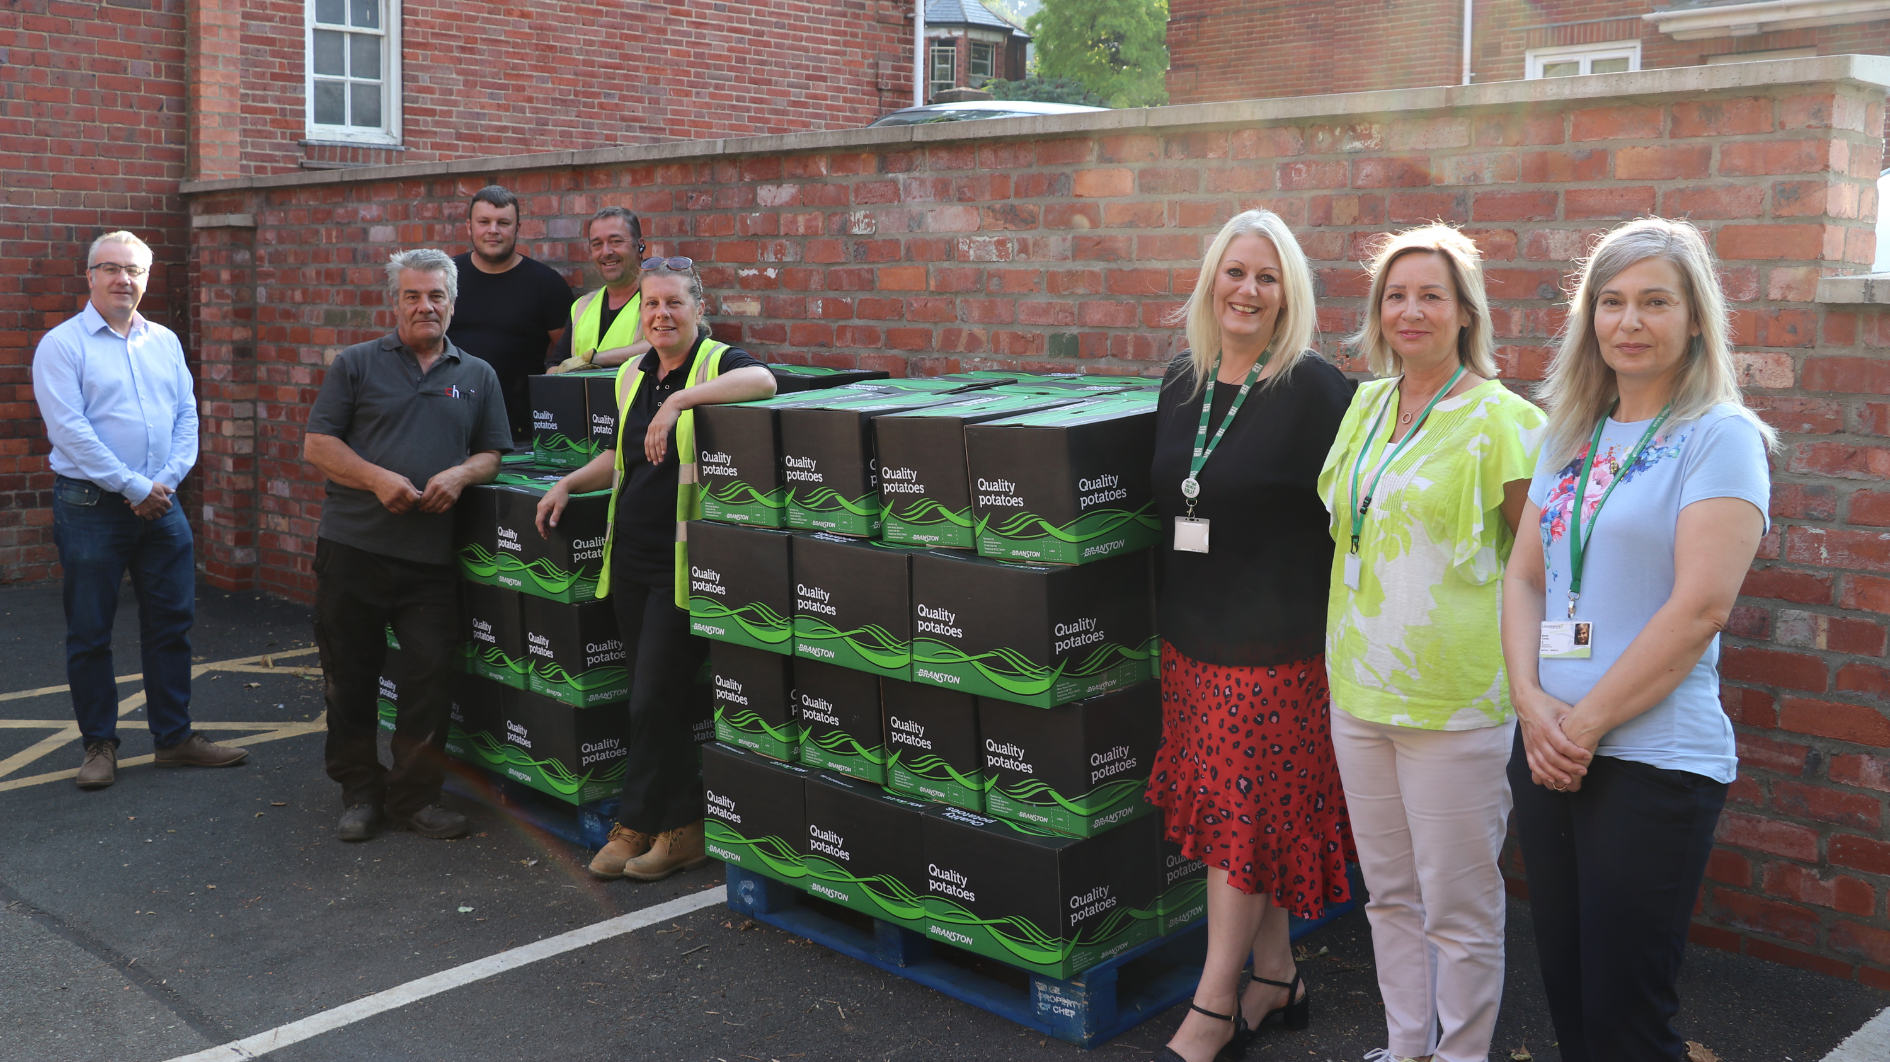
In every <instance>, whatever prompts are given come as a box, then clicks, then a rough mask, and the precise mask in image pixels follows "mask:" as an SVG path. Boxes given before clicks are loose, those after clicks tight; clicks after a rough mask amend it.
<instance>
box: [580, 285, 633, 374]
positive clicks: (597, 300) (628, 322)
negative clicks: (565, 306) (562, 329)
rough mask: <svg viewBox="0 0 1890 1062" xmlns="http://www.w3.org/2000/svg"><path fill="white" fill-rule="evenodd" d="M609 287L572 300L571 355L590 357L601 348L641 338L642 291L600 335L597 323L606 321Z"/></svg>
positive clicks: (625, 343)
mask: <svg viewBox="0 0 1890 1062" xmlns="http://www.w3.org/2000/svg"><path fill="white" fill-rule="evenodd" d="M606 290H608V289H605V288H598V289H597V290H596V291H593V292H591V293H590V294H589V295H585V296H583V297H582V298H580V299H578V301H576V302H574V303H572V304H571V356H572V357H574V358H583V359H584V360H585V361H589V360H591V356H592V355H593V354H596V353H597V352H598V351H600V350H614V349H616V348H617V347H627V346H629V345H630V344H632V343H635V342H636V341H637V340H638V339H640V338H642V337H641V330H642V328H643V293H642V292H640V291H639V292H637V293H636V294H635V295H632V296H630V301H629V302H626V303H624V304H623V309H621V310H619V311H618V312H617V317H616V319H615V320H613V321H611V322H610V331H609V332H607V333H605V334H604V335H601V336H600V335H598V334H597V332H598V328H597V326H598V325H600V324H602V323H603V321H604V292H605V291H606Z"/></svg>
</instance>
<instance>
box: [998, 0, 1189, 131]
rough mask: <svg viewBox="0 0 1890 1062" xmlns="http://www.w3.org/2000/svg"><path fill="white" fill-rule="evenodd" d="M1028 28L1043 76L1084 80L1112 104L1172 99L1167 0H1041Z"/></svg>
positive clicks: (1157, 102)
mask: <svg viewBox="0 0 1890 1062" xmlns="http://www.w3.org/2000/svg"><path fill="white" fill-rule="evenodd" d="M1025 28H1026V29H1027V30H1028V31H1029V33H1030V35H1031V37H1033V38H1034V39H1035V42H1036V52H1037V70H1036V72H1037V74H1039V75H1040V76H1042V77H1044V78H1047V79H1056V78H1070V79H1072V80H1075V81H1080V82H1082V83H1083V85H1084V86H1085V87H1087V88H1088V89H1089V91H1090V92H1092V93H1095V94H1096V95H1097V96H1100V97H1102V98H1103V99H1105V100H1108V101H1109V106H1111V107H1155V106H1160V105H1162V104H1164V103H1167V102H1168V86H1167V80H1166V76H1165V75H1166V72H1167V70H1168V0H1043V6H1042V7H1041V8H1039V9H1038V11H1037V13H1036V14H1034V15H1032V16H1031V17H1030V22H1029V23H1028V24H1027V25H1026V27H1025Z"/></svg>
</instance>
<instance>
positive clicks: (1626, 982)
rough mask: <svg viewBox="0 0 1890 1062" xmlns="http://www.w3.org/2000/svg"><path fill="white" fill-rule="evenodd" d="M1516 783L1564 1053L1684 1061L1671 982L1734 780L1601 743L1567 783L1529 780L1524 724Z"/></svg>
mask: <svg viewBox="0 0 1890 1062" xmlns="http://www.w3.org/2000/svg"><path fill="white" fill-rule="evenodd" d="M1509 784H1510V789H1511V791H1512V792H1513V793H1514V794H1515V798H1516V810H1515V812H1514V817H1513V818H1512V819H1511V821H1512V822H1514V823H1515V824H1516V829H1517V832H1518V834H1519V835H1520V836H1521V840H1522V854H1523V863H1524V865H1525V868H1526V869H1527V872H1528V874H1529V909H1530V912H1531V915H1532V916H1533V918H1534V921H1535V930H1536V953H1537V956H1538V959H1539V962H1540V963H1541V966H1542V982H1543V987H1544V988H1546V989H1547V990H1548V995H1549V1017H1550V1018H1551V1019H1552V1020H1553V1021H1554V1022H1555V1033H1556V1036H1557V1037H1558V1038H1559V1039H1560V1040H1561V1048H1562V1058H1563V1060H1564V1062H1681V1060H1683V1059H1685V1058H1686V1052H1687V1049H1686V1044H1685V1042H1684V1041H1682V1040H1681V1039H1680V1036H1679V1034H1678V1033H1676V1032H1674V1030H1673V1016H1674V1014H1675V1013H1676V1012H1678V1011H1679V1009H1680V995H1679V992H1678V991H1677V990H1676V989H1675V987H1674V981H1675V979H1676V978H1678V977H1679V975H1680V960H1681V957H1682V955H1683V954H1684V953H1685V951H1686V946H1687V926H1688V925H1689V924H1690V923H1691V921H1692V918H1693V901H1694V899H1695V898H1696V897H1697V896H1698V895H1699V892H1700V882H1701V880H1702V879H1703V878H1704V877H1705V875H1706V858H1707V856H1708V855H1709V854H1710V853H1711V852H1712V850H1713V827H1714V825H1715V824H1717V823H1718V822H1719V810H1720V808H1721V807H1722V806H1723V805H1724V804H1725V803H1726V786H1725V785H1724V784H1722V783H1720V782H1715V781H1713V780H1712V779H1711V778H1707V777H1705V776H1703V775H1698V774H1693V773H1691V772H1689V771H1675V770H1667V769H1664V768H1660V767H1651V766H1649V765H1647V764H1645V763H1635V762H1632V761H1630V760H1620V759H1615V758H1614V757H1612V756H1596V757H1595V758H1594V761H1593V762H1592V763H1591V764H1590V765H1589V769H1588V776H1587V777H1585V778H1583V779H1582V787H1581V789H1579V790H1577V791H1576V792H1573V793H1558V792H1555V791H1554V790H1552V789H1549V788H1547V787H1546V786H1540V785H1537V784H1535V783H1534V782H1533V781H1531V780H1530V777H1529V760H1528V758H1527V757H1526V756H1525V755H1524V754H1523V744H1522V736H1521V734H1520V732H1519V733H1518V735H1517V738H1516V746H1515V749H1514V751H1513V752H1512V754H1511V756H1510V760H1509Z"/></svg>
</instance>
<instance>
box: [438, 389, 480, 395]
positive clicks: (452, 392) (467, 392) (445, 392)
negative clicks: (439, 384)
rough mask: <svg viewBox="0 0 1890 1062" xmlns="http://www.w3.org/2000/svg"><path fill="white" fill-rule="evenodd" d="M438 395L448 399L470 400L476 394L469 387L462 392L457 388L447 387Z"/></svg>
mask: <svg viewBox="0 0 1890 1062" xmlns="http://www.w3.org/2000/svg"><path fill="white" fill-rule="evenodd" d="M440 393H441V394H443V395H445V396H446V397H448V398H471V397H472V396H473V395H474V394H475V393H476V392H474V391H473V389H472V388H470V387H468V388H466V389H465V390H464V391H461V390H460V389H459V388H457V387H448V388H446V389H444V390H442V391H441V392H440Z"/></svg>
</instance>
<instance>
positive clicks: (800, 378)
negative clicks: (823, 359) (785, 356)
mask: <svg viewBox="0 0 1890 1062" xmlns="http://www.w3.org/2000/svg"><path fill="white" fill-rule="evenodd" d="M768 371H769V372H771V373H773V374H774V393H775V394H777V395H787V394H795V393H798V392H802V391H821V390H826V389H828V388H833V387H844V386H846V385H848V384H857V383H865V382H867V381H869V380H884V379H886V377H887V376H888V375H890V374H889V373H887V372H886V371H885V370H883V369H829V368H825V367H823V366H820V365H777V364H770V365H769V366H768Z"/></svg>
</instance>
